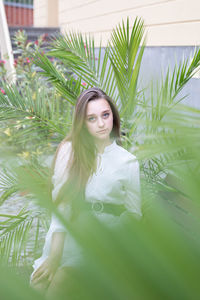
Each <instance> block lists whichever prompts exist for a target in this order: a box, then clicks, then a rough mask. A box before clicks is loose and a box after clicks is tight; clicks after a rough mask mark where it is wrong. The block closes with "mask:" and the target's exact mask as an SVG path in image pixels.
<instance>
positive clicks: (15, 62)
mask: <svg viewBox="0 0 200 300" xmlns="http://www.w3.org/2000/svg"><path fill="white" fill-rule="evenodd" d="M17 62H18V61H17V59H16V58H15V60H14V67H16V66H17Z"/></svg>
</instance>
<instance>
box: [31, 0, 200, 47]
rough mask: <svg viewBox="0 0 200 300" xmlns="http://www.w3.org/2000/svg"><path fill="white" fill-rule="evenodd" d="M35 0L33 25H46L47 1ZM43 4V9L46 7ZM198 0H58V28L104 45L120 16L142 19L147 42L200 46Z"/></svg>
mask: <svg viewBox="0 0 200 300" xmlns="http://www.w3.org/2000/svg"><path fill="white" fill-rule="evenodd" d="M51 1H52V0H49V1H47V0H35V1H34V3H35V17H34V24H35V26H48V2H51ZM45 7H46V9H45ZM199 12H200V0H190V1H189V0H134V1H133V0H123V1H121V0H73V1H66V0H58V25H59V26H60V28H61V31H62V32H64V31H68V30H74V31H81V32H82V33H86V34H87V33H90V34H92V35H94V37H95V40H96V42H97V45H98V43H99V41H100V39H102V42H103V45H106V43H107V40H108V38H109V37H110V33H111V31H112V29H113V28H114V27H115V26H116V25H117V24H118V23H119V22H121V20H122V18H123V19H126V17H127V16H129V17H130V24H133V21H134V19H135V18H136V16H140V17H142V18H143V19H144V21H145V25H146V29H147V32H148V40H147V45H149V46H174V45H180V46H181V45H200V13H199Z"/></svg>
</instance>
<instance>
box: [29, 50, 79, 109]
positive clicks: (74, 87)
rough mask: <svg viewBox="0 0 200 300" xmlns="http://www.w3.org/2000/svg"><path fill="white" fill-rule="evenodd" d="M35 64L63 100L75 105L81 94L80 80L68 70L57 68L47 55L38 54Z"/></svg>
mask: <svg viewBox="0 0 200 300" xmlns="http://www.w3.org/2000/svg"><path fill="white" fill-rule="evenodd" d="M34 62H35V64H36V65H37V66H39V67H40V68H41V69H42V71H41V74H42V75H43V76H44V77H46V78H47V80H48V81H49V82H51V83H52V84H53V85H54V86H55V87H56V89H57V90H58V92H59V93H60V94H61V95H62V97H63V98H65V99H66V100H67V101H68V102H69V103H71V104H72V105H73V104H74V103H75V100H76V99H77V97H78V95H79V93H80V88H81V80H80V78H78V79H77V80H76V79H75V78H74V77H71V76H70V74H69V72H67V71H66V70H65V72H64V71H63V70H62V71H61V70H59V69H58V68H56V66H55V65H53V64H52V63H51V61H50V60H49V59H48V57H47V56H46V55H45V54H40V53H39V52H36V54H35V57H34Z"/></svg>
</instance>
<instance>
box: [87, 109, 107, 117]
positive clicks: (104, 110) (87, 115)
mask: <svg viewBox="0 0 200 300" xmlns="http://www.w3.org/2000/svg"><path fill="white" fill-rule="evenodd" d="M105 112H110V109H109V108H108V109H106V110H103V111H102V112H101V114H103V113H105ZM90 116H96V114H95V113H93V114H88V115H87V117H90Z"/></svg>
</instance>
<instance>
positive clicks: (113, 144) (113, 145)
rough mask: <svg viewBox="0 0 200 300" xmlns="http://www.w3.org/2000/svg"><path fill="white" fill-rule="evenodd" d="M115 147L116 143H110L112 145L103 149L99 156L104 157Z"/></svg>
mask: <svg viewBox="0 0 200 300" xmlns="http://www.w3.org/2000/svg"><path fill="white" fill-rule="evenodd" d="M115 146H116V141H115V140H114V141H113V142H112V144H110V145H108V146H106V147H105V148H104V152H103V153H102V154H101V155H104V154H105V153H108V152H110V151H112V150H113V149H114V148H115Z"/></svg>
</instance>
